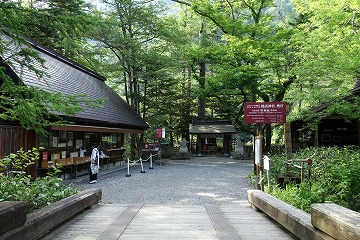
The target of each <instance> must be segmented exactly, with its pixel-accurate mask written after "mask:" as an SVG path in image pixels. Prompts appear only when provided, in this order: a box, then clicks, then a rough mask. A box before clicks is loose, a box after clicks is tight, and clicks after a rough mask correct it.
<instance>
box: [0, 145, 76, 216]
mask: <svg viewBox="0 0 360 240" xmlns="http://www.w3.org/2000/svg"><path fill="white" fill-rule="evenodd" d="M38 157H39V153H38V151H37V149H35V148H34V149H32V151H27V152H25V151H23V150H20V151H18V152H17V154H11V155H10V156H8V157H5V158H3V159H0V202H2V201H24V202H26V204H27V211H28V212H32V211H34V210H36V209H40V208H42V207H44V206H46V205H49V204H51V203H54V202H56V201H59V200H61V199H63V198H66V197H68V196H71V195H73V194H76V193H77V192H78V191H79V190H78V189H77V188H75V187H74V186H73V185H64V184H63V183H62V180H61V178H58V177H56V174H57V173H58V172H59V170H57V169H56V168H55V169H54V170H55V171H54V172H52V173H50V174H48V176H46V177H43V178H36V179H35V180H32V179H31V177H30V176H28V175H26V168H27V167H28V166H29V165H31V164H34V162H36V159H38Z"/></svg>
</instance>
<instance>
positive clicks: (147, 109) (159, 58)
mask: <svg viewBox="0 0 360 240" xmlns="http://www.w3.org/2000/svg"><path fill="white" fill-rule="evenodd" d="M173 3H174V4H171V5H169V4H166V3H165V2H162V1H152V0H135V1H134V0H99V1H83V0H68V1H62V0H36V1H35V0H28V1H26V0H23V1H11V0H5V1H1V2H0V23H1V25H2V27H1V28H0V31H1V32H2V33H1V34H4V33H6V34H8V35H9V36H11V38H12V41H14V42H17V43H24V40H23V39H22V38H21V36H26V37H28V38H30V39H32V40H34V41H35V42H37V43H39V44H42V45H44V46H46V47H48V48H50V49H53V50H55V51H57V52H59V53H60V54H62V55H64V56H66V57H68V58H69V59H71V60H73V61H75V62H78V63H80V64H82V65H84V66H86V67H87V68H89V69H91V70H93V71H95V72H97V73H99V74H100V75H102V76H105V77H106V78H107V81H106V83H107V84H108V85H109V86H111V87H112V88H113V89H114V90H115V91H116V92H117V93H118V94H119V95H121V96H123V98H124V99H125V100H126V101H127V102H128V103H129V104H130V105H131V106H132V107H133V109H134V110H135V111H137V112H138V113H139V114H140V115H141V116H142V117H143V119H144V120H145V121H146V122H148V123H149V125H150V129H149V130H148V131H147V134H148V136H146V137H147V138H153V137H154V135H155V129H156V128H159V127H165V128H166V131H167V133H168V138H169V140H170V141H172V140H173V139H182V138H183V137H186V138H187V139H188V126H189V123H190V122H191V121H192V120H195V119H199V120H204V119H207V120H211V119H230V120H231V121H232V123H233V124H234V126H235V127H236V129H237V130H238V132H239V133H247V134H249V133H253V132H254V131H255V129H254V128H253V126H252V125H246V124H244V122H243V113H244V108H243V107H244V102H255V101H266V102H268V101H285V102H287V103H288V105H289V106H290V112H289V115H288V121H292V120H298V119H302V120H311V121H310V122H311V123H312V124H313V126H316V123H317V122H318V121H320V120H321V119H322V118H324V117H326V116H329V115H331V114H333V113H338V114H342V115H343V116H344V117H345V118H346V119H349V120H350V119H359V116H360V112H359V109H360V107H359V99H358V98H357V97H355V96H353V98H354V99H353V101H352V102H351V104H350V103H349V102H347V101H344V100H343V99H344V98H343V97H345V96H350V95H351V90H352V89H353V87H354V86H357V83H358V82H359V80H360V71H359V69H360V68H359V65H360V58H359V53H360V51H359V49H360V48H359V45H360V41H359V30H360V2H359V1H358V0H340V1H339V0H241V1H240V0H237V1H232V0H227V1H220V0H193V1H182V0H173ZM6 50H7V43H6V41H5V40H4V38H0V55H1V56H3V52H5V51H6ZM10 58H11V60H12V61H21V62H22V64H26V65H28V66H29V67H31V66H32V63H33V62H34V61H40V62H41V61H42V59H40V58H39V56H37V55H36V54H35V53H34V52H32V51H31V50H29V49H25V48H24V49H22V51H19V52H17V53H15V54H14V55H12V56H11V57H10ZM0 60H1V62H2V64H4V63H9V60H10V59H3V58H1V59H0ZM33 70H34V71H35V72H36V73H37V74H38V76H39V81H42V80H41V76H42V75H43V74H44V73H42V72H40V71H38V70H37V69H35V68H34V69H33ZM0 76H1V78H0V79H1V81H0V83H1V86H0V91H1V96H0V103H1V104H0V106H1V111H0V112H1V114H0V118H2V119H4V120H18V121H20V123H21V124H22V126H23V127H24V128H26V129H34V130H36V131H37V132H39V133H41V132H43V131H44V129H46V127H48V126H49V125H50V124H54V123H51V122H48V121H47V119H48V118H47V117H46V116H49V114H53V113H54V112H57V113H59V114H61V113H66V114H74V113H76V112H77V111H80V110H81V104H82V102H84V101H87V99H86V97H84V96H64V95H62V94H50V93H46V92H43V91H41V90H40V89H34V88H27V87H24V86H21V85H16V84H15V83H14V82H13V81H12V80H11V79H10V78H9V77H8V76H6V75H5V73H4V71H3V68H1V69H0ZM14 99H15V100H14ZM325 103H326V104H329V103H330V104H331V106H330V107H329V108H327V109H326V110H325V111H323V112H321V113H320V114H319V113H317V114H316V115H314V113H313V112H312V111H311V109H312V108H313V107H317V106H319V105H321V104H325ZM274 131H275V132H276V131H278V132H280V133H281V132H282V126H270V125H267V126H266V127H265V139H266V143H265V148H269V147H270V144H271V139H272V140H273V142H281V141H283V140H282V134H278V136H279V138H274V137H273V136H276V134H274Z"/></svg>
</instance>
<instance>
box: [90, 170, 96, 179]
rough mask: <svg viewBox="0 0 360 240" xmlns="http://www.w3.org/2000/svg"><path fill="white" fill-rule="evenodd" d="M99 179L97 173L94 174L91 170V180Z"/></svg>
mask: <svg viewBox="0 0 360 240" xmlns="http://www.w3.org/2000/svg"><path fill="white" fill-rule="evenodd" d="M93 180H97V173H95V174H92V173H91V170H90V181H93Z"/></svg>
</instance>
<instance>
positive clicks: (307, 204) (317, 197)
mask: <svg viewBox="0 0 360 240" xmlns="http://www.w3.org/2000/svg"><path fill="white" fill-rule="evenodd" d="M269 193H270V194H271V195H273V196H274V197H276V198H278V199H280V200H282V201H284V202H287V203H289V204H291V205H293V206H295V207H296V208H299V209H301V210H303V211H305V212H310V209H311V204H313V203H321V202H324V201H325V199H326V192H325V191H324V189H323V187H322V186H321V184H319V183H312V184H311V183H310V182H308V181H304V182H301V183H300V184H298V185H295V184H287V185H286V189H285V190H284V189H281V188H279V187H277V186H275V187H273V188H272V189H271V191H269Z"/></svg>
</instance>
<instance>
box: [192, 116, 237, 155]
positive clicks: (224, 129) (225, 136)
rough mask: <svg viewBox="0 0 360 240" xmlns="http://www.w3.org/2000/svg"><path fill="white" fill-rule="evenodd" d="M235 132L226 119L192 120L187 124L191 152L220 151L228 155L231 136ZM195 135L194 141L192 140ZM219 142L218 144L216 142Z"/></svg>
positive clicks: (212, 152) (230, 148)
mask: <svg viewBox="0 0 360 240" xmlns="http://www.w3.org/2000/svg"><path fill="white" fill-rule="evenodd" d="M236 132H237V131H236V129H235V127H234V126H233V125H232V123H231V121H228V120H214V121H210V120H209V121H193V122H192V123H191V124H189V134H190V137H191V141H190V143H191V144H190V145H191V148H190V149H191V152H192V153H197V154H217V153H221V154H224V155H227V156H230V152H231V151H232V137H233V134H235V133H236ZM195 136H196V138H197V139H196V141H195V140H194V137H195ZM198 138H200V139H198ZM219 142H220V144H218V143H219Z"/></svg>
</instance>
